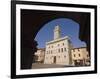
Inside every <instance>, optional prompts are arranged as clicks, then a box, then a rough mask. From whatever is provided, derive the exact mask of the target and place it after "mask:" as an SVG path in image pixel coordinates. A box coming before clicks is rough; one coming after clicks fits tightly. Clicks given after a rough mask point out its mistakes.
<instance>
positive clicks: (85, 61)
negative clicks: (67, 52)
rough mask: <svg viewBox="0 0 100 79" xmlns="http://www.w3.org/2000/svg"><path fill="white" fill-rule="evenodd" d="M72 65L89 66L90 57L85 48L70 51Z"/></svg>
mask: <svg viewBox="0 0 100 79" xmlns="http://www.w3.org/2000/svg"><path fill="white" fill-rule="evenodd" d="M71 54H72V64H73V65H74V66H86V65H90V57H89V53H88V51H87V49H86V47H80V48H73V49H72V50H71Z"/></svg>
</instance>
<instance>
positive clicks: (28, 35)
mask: <svg viewBox="0 0 100 79" xmlns="http://www.w3.org/2000/svg"><path fill="white" fill-rule="evenodd" d="M57 18H70V19H72V20H74V21H76V22H77V23H79V25H80V29H79V38H80V40H81V41H84V42H85V43H86V44H87V50H88V51H89V52H90V13H82V12H59V11H42V10H25V9H22V10H21V69H31V65H32V62H33V54H34V52H36V50H37V42H36V41H35V40H34V38H35V37H36V35H37V33H38V32H39V30H40V29H41V28H42V27H43V26H44V24H46V23H47V22H50V21H51V20H54V19H57Z"/></svg>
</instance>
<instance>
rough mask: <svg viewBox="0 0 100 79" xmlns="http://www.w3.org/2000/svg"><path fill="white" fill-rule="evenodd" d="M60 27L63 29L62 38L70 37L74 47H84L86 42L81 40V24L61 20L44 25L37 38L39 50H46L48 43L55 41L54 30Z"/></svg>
mask: <svg viewBox="0 0 100 79" xmlns="http://www.w3.org/2000/svg"><path fill="white" fill-rule="evenodd" d="M57 25H58V26H59V27H60V29H61V37H64V36H68V37H69V39H70V41H71V42H72V45H73V47H75V48H77V47H84V46H86V43H85V42H82V41H81V40H80V39H79V24H78V23H77V22H75V21H73V20H71V19H67V18H59V19H55V20H52V21H50V22H48V23H46V24H44V26H43V28H42V29H40V31H39V32H38V34H37V35H36V37H35V40H36V41H37V43H38V46H37V47H38V48H45V45H46V42H49V41H52V40H53V39H54V28H55V26H57Z"/></svg>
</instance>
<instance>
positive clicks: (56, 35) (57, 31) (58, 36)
mask: <svg viewBox="0 0 100 79" xmlns="http://www.w3.org/2000/svg"><path fill="white" fill-rule="evenodd" d="M58 38H60V27H59V26H58V25H57V26H55V29H54V40H55V39H58Z"/></svg>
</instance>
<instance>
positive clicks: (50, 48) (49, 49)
mask: <svg viewBox="0 0 100 79" xmlns="http://www.w3.org/2000/svg"><path fill="white" fill-rule="evenodd" d="M44 64H60V65H71V42H70V40H69V38H68V37H67V36H65V37H61V36H60V27H59V26H56V27H55V29H54V40H52V41H49V42H46V50H45V58H44Z"/></svg>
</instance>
